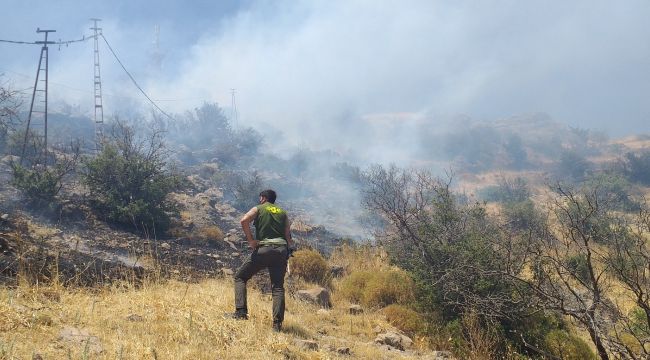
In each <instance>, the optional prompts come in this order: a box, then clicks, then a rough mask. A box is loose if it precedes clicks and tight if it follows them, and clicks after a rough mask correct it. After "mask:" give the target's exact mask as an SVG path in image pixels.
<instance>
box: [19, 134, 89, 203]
mask: <svg viewBox="0 0 650 360" xmlns="http://www.w3.org/2000/svg"><path fill="white" fill-rule="evenodd" d="M79 154H80V152H79V144H75V143H73V144H71V145H70V147H69V148H67V147H66V148H64V149H59V150H57V156H52V157H51V158H50V159H46V158H41V157H40V156H39V157H32V156H29V157H26V159H24V160H25V163H26V164H28V165H22V164H20V163H11V169H12V172H13V178H12V180H11V183H12V185H14V186H15V187H16V188H17V189H18V190H20V191H21V192H22V193H23V194H25V196H27V197H28V198H29V199H30V200H31V201H35V202H41V203H52V202H53V201H54V199H55V197H56V196H57V195H58V194H59V192H60V191H61V188H62V187H63V182H64V179H65V178H66V177H67V176H68V175H69V174H71V173H74V172H75V171H76V169H77V164H78V159H79ZM46 162H47V163H49V164H48V165H47V166H46V165H44V164H45V163H46Z"/></svg>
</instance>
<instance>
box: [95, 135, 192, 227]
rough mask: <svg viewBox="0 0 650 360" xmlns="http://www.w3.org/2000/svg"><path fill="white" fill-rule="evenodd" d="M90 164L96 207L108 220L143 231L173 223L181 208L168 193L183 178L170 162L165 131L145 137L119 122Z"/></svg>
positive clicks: (178, 186) (179, 183) (176, 187)
mask: <svg viewBox="0 0 650 360" xmlns="http://www.w3.org/2000/svg"><path fill="white" fill-rule="evenodd" d="M85 165H86V166H85V168H86V171H85V174H84V177H83V180H84V183H85V184H86V185H87V186H88V189H89V190H90V191H89V195H90V198H91V202H92V205H93V208H94V209H95V210H97V212H98V213H100V214H102V215H103V216H104V217H105V218H106V219H107V220H110V221H114V222H116V223H120V224H128V225H133V226H135V227H136V228H137V229H140V230H143V231H147V230H153V229H157V230H166V229H167V228H168V226H169V220H170V214H172V213H174V212H176V210H175V206H174V204H173V203H172V202H171V201H170V200H169V199H168V197H167V195H168V194H169V193H170V192H172V191H174V190H176V189H178V188H180V187H181V184H182V182H181V177H180V175H179V174H178V173H176V172H175V171H174V170H173V169H171V168H170V167H169V165H168V163H167V152H166V151H165V147H164V143H163V141H162V134H161V133H160V132H157V131H152V132H151V133H150V134H149V135H147V136H145V137H144V138H140V137H138V136H137V135H136V133H135V130H134V129H133V128H132V127H129V126H127V125H124V124H121V123H117V124H116V125H115V126H114V127H113V129H112V134H111V137H110V139H109V140H108V141H107V142H106V143H105V144H104V146H103V149H102V151H101V152H100V153H99V155H97V156H96V157H95V158H93V159H90V160H88V161H87V162H86V164H85Z"/></svg>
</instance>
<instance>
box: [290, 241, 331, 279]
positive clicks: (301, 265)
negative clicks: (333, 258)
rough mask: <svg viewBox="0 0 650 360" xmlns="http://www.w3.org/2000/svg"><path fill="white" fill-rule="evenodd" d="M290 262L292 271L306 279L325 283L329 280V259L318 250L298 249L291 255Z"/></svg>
mask: <svg viewBox="0 0 650 360" xmlns="http://www.w3.org/2000/svg"><path fill="white" fill-rule="evenodd" d="M290 263H291V273H292V274H293V275H296V276H298V277H300V278H302V279H304V280H306V281H310V282H315V283H319V284H325V283H326V282H327V280H328V273H329V267H328V266H327V261H325V258H323V256H322V255H321V254H320V253H318V251H315V250H311V249H302V250H298V251H296V252H295V253H294V254H293V257H291V260H290Z"/></svg>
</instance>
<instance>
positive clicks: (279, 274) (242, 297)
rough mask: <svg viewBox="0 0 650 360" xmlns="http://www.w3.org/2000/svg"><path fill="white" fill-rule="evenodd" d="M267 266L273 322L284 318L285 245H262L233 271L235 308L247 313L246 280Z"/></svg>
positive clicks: (280, 321)
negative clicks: (269, 278)
mask: <svg viewBox="0 0 650 360" xmlns="http://www.w3.org/2000/svg"><path fill="white" fill-rule="evenodd" d="M264 268H268V269H269V275H270V276H271V295H272V297H273V323H279V324H281V323H282V321H283V320H284V274H285V273H286V272H287V246H286V245H270V246H262V247H259V248H258V249H256V250H255V251H253V253H252V254H251V255H250V256H249V257H248V259H246V261H245V262H244V263H243V264H242V266H241V267H240V268H239V269H238V270H237V272H236V273H235V309H236V310H237V312H241V313H244V314H248V306H247V305H246V282H248V280H250V278H252V277H253V275H255V274H257V272H259V271H260V270H262V269H264Z"/></svg>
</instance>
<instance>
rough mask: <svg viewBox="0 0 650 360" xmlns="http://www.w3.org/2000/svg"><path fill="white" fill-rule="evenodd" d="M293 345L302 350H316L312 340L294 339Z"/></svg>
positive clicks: (316, 345) (315, 344)
mask: <svg viewBox="0 0 650 360" xmlns="http://www.w3.org/2000/svg"><path fill="white" fill-rule="evenodd" d="M294 343H295V344H296V346H298V347H299V348H301V349H303V350H314V351H316V350H318V343H317V342H315V341H313V340H300V339H296V340H294Z"/></svg>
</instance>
